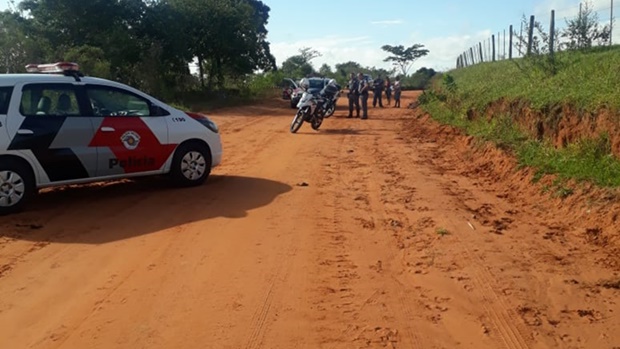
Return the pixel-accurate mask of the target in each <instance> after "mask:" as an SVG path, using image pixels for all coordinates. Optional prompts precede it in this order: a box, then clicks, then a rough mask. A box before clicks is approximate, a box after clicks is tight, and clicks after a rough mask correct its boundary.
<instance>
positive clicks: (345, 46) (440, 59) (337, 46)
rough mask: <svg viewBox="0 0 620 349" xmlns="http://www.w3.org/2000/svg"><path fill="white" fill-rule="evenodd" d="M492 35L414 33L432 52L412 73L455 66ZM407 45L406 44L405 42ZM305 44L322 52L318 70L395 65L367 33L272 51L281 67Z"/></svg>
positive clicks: (317, 60)
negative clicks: (425, 35) (347, 64)
mask: <svg viewBox="0 0 620 349" xmlns="http://www.w3.org/2000/svg"><path fill="white" fill-rule="evenodd" d="M490 36H491V31H490V30H486V31H482V32H477V33H474V34H473V35H468V34H463V35H454V36H447V37H435V38H430V39H422V40H420V39H419V38H420V35H419V34H412V35H411V37H412V38H416V39H415V40H412V42H420V43H422V44H424V47H425V48H426V49H428V50H429V51H430V52H429V54H428V55H427V56H425V57H422V58H420V59H419V60H417V61H416V62H415V63H414V64H413V66H412V68H411V69H410V70H409V74H411V73H413V72H415V71H416V70H417V69H419V68H421V67H427V68H433V69H435V70H442V71H445V70H448V69H452V68H453V67H454V66H455V62H456V58H457V57H458V56H459V55H460V54H461V53H463V51H465V50H466V49H469V47H471V46H472V45H474V44H477V43H478V42H480V41H482V40H485V39H487V38H488V37H490ZM408 44H409V43H405V44H404V45H408ZM302 47H311V48H312V49H314V50H317V51H319V52H320V53H322V56H321V57H317V58H315V59H313V60H312V65H313V66H314V67H315V69H318V68H319V67H320V66H321V65H322V64H324V63H327V64H328V65H329V66H331V67H332V69H333V68H334V66H335V65H336V64H338V63H344V62H348V61H355V62H358V63H360V64H361V65H362V66H364V67H373V66H374V67H377V68H385V69H391V68H392V65H391V63H389V62H383V59H384V58H385V57H387V56H388V53H387V52H385V51H383V50H382V49H381V44H378V43H377V42H375V41H373V40H372V39H371V38H370V37H368V36H362V37H343V36H327V37H323V38H316V39H311V40H303V41H296V42H277V43H272V44H271V52H272V53H273V54H274V56H275V57H276V60H277V63H278V66H281V65H282V62H283V61H284V60H286V59H287V58H289V57H291V56H293V55H296V54H299V49H301V48H302Z"/></svg>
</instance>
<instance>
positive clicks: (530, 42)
mask: <svg viewBox="0 0 620 349" xmlns="http://www.w3.org/2000/svg"><path fill="white" fill-rule="evenodd" d="M528 31H529V33H528V34H527V36H528V37H527V55H528V56H529V55H531V54H532V45H533V44H534V15H531V16H530V27H529V28H528Z"/></svg>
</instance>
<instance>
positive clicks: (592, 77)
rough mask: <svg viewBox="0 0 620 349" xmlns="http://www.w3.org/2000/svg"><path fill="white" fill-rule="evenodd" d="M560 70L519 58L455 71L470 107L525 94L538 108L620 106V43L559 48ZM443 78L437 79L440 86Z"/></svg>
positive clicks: (465, 103)
mask: <svg viewBox="0 0 620 349" xmlns="http://www.w3.org/2000/svg"><path fill="white" fill-rule="evenodd" d="M555 66H556V68H557V73H556V74H555V75H551V74H549V73H548V72H547V71H545V70H544V69H542V68H541V67H540V65H537V64H534V63H532V61H528V60H523V59H516V60H513V61H509V60H505V61H498V62H489V63H482V64H479V65H476V66H472V67H469V68H465V69H458V70H454V71H451V72H450V74H451V75H452V76H453V77H454V79H455V81H456V83H457V84H458V86H459V91H458V92H457V97H458V98H459V99H460V100H461V101H462V102H463V107H465V108H475V109H481V108H484V107H485V106H486V105H488V104H489V103H491V102H494V101H497V100H498V99H500V98H506V99H508V100H526V101H529V102H530V103H531V107H532V108H534V109H538V110H540V109H543V108H544V107H548V106H550V105H555V104H560V103H562V104H564V103H568V104H571V105H574V106H577V107H579V108H583V109H585V110H596V109H597V108H598V107H602V106H604V107H608V108H611V109H613V110H620V88H618V86H620V85H619V82H620V69H619V68H618V67H620V46H612V47H606V48H599V49H593V50H589V51H571V52H559V53H557V54H556V56H555ZM438 82H440V81H439V79H435V80H434V85H435V87H437V86H436V85H437V83H438Z"/></svg>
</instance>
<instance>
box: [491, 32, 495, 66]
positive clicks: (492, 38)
mask: <svg viewBox="0 0 620 349" xmlns="http://www.w3.org/2000/svg"><path fill="white" fill-rule="evenodd" d="M491 41H493V53H492V55H493V62H495V34H493V35H491Z"/></svg>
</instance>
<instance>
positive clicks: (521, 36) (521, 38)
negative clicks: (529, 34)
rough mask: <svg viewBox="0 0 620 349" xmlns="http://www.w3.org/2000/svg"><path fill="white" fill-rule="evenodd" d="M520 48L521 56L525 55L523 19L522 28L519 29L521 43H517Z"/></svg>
mask: <svg viewBox="0 0 620 349" xmlns="http://www.w3.org/2000/svg"><path fill="white" fill-rule="evenodd" d="M517 48H518V49H519V56H523V21H521V29H519V45H517Z"/></svg>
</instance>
